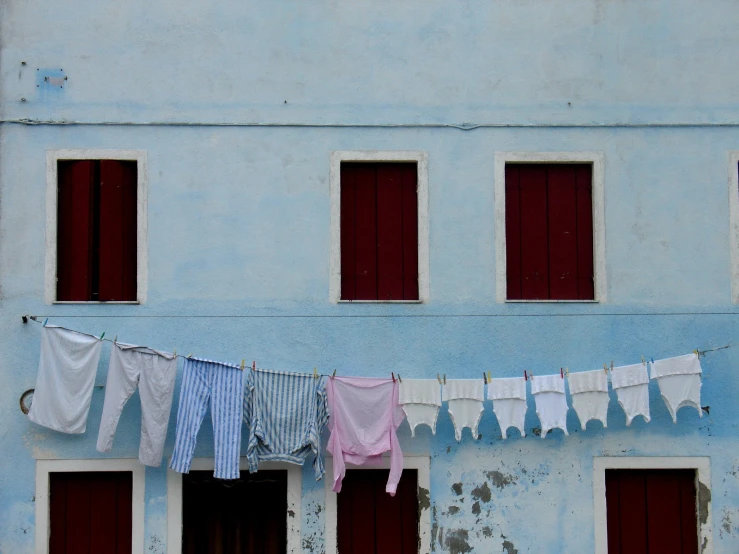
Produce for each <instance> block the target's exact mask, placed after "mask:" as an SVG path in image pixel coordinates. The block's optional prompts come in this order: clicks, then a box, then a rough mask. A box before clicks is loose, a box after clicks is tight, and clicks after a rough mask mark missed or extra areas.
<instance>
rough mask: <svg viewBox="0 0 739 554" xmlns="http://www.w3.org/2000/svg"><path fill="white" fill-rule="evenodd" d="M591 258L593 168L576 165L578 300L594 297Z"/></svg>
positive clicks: (593, 273)
mask: <svg viewBox="0 0 739 554" xmlns="http://www.w3.org/2000/svg"><path fill="white" fill-rule="evenodd" d="M594 275H595V266H594V260H593V168H592V166H590V165H578V166H577V290H578V296H577V298H579V299H580V300H593V299H595V281H594V279H593V276H594Z"/></svg>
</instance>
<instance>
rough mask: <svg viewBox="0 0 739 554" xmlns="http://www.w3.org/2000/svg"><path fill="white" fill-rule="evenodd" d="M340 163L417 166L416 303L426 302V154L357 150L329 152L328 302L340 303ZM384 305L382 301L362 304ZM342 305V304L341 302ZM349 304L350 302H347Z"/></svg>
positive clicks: (427, 188) (427, 199) (427, 256)
mask: <svg viewBox="0 0 739 554" xmlns="http://www.w3.org/2000/svg"><path fill="white" fill-rule="evenodd" d="M341 162H416V164H417V165H418V301H420V302H428V300H429V288H430V286H429V179H428V154H427V153H426V152H423V151H420V150H410V151H402V150H395V151H394V150H384V151H381V150H359V151H336V152H331V159H330V169H329V196H330V201H331V251H330V259H329V272H330V273H329V300H330V301H331V302H333V303H335V304H336V303H338V302H339V301H340V300H341ZM363 302H376V303H385V301H384V300H374V301H363ZM342 303H344V302H342ZM346 303H347V304H351V303H352V302H346Z"/></svg>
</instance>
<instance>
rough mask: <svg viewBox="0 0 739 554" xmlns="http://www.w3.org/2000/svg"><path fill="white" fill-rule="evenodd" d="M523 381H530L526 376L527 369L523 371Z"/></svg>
mask: <svg viewBox="0 0 739 554" xmlns="http://www.w3.org/2000/svg"><path fill="white" fill-rule="evenodd" d="M523 380H524V381H528V380H529V376H528V375H526V370H525V369H524V370H523Z"/></svg>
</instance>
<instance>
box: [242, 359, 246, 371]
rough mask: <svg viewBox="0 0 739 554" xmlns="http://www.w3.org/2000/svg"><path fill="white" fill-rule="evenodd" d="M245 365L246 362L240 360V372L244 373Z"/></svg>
mask: <svg viewBox="0 0 739 554" xmlns="http://www.w3.org/2000/svg"><path fill="white" fill-rule="evenodd" d="M245 365H246V360H245V359H243V358H242V360H241V371H244V366H245Z"/></svg>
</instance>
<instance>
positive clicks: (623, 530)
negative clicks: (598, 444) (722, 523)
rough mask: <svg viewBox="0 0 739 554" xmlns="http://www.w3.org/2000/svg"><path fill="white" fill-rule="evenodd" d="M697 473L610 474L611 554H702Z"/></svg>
mask: <svg viewBox="0 0 739 554" xmlns="http://www.w3.org/2000/svg"><path fill="white" fill-rule="evenodd" d="M695 482H696V473H695V470H693V469H644V470H642V469H607V470H606V513H607V525H608V554H647V553H649V554H659V553H663V552H664V553H670V554H697V552H698V523H697V519H696V507H697V503H696V488H695Z"/></svg>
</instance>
